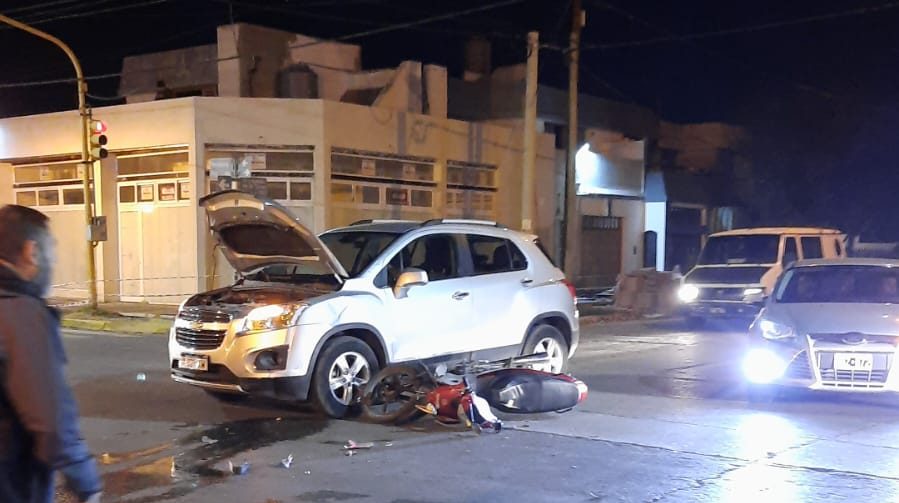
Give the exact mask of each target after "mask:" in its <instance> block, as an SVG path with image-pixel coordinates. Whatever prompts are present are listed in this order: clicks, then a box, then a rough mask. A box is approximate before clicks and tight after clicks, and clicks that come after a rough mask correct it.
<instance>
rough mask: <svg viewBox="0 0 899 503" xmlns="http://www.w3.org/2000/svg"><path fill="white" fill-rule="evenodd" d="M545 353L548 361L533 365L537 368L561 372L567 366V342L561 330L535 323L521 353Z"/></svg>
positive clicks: (555, 372) (556, 372)
mask: <svg viewBox="0 0 899 503" xmlns="http://www.w3.org/2000/svg"><path fill="white" fill-rule="evenodd" d="M534 353H546V354H547V356H548V357H549V362H547V363H546V364H544V365H536V366H534V368H535V369H537V370H542V371H544V372H551V373H553V374H561V373H562V372H564V371H565V370H566V369H567V368H568V343H567V342H565V338H564V337H562V332H559V329H558V328H556V327H554V326H552V325H537V326H536V327H534V328H533V329H531V333H530V334H529V335H528V338H527V340H526V341H525V343H524V351H523V352H522V354H523V355H530V354H534Z"/></svg>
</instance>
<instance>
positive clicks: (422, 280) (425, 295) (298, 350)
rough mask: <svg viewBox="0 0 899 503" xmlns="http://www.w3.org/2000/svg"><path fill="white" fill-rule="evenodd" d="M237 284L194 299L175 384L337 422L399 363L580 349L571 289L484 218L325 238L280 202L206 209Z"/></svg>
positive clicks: (531, 241)
mask: <svg viewBox="0 0 899 503" xmlns="http://www.w3.org/2000/svg"><path fill="white" fill-rule="evenodd" d="M200 204H201V206H203V207H204V208H205V209H206V212H207V217H208V219H209V224H210V228H211V230H212V232H213V233H214V235H215V237H216V238H217V240H218V241H219V243H220V244H221V246H222V250H223V253H224V255H225V257H226V258H227V259H228V260H229V262H230V263H231V264H232V265H233V266H234V268H235V270H236V271H237V272H238V273H240V275H241V278H240V279H239V281H237V283H235V284H234V285H232V286H230V287H227V288H222V289H219V290H215V291H211V292H206V293H201V294H198V295H195V296H193V297H191V298H190V299H188V300H186V301H185V302H184V303H183V304H182V306H181V307H180V308H179V313H178V316H177V318H176V320H175V323H174V326H173V327H172V330H171V334H170V338H169V360H170V363H171V372H172V378H173V379H174V380H175V381H178V382H181V383H187V384H191V385H195V386H198V387H201V388H204V389H206V390H207V391H209V392H210V393H212V394H214V395H217V396H222V397H228V396H232V395H233V394H259V395H265V396H269V397H275V398H279V399H285V400H306V399H308V398H313V399H314V400H315V401H316V402H317V403H318V405H319V406H320V407H321V408H322V409H323V410H324V411H325V412H326V413H327V414H329V415H331V416H333V417H342V416H344V415H345V414H346V413H347V411H348V409H349V408H351V407H352V406H354V405H355V403H356V402H357V400H358V398H359V390H360V389H362V388H364V386H365V384H366V383H367V382H368V380H369V379H370V378H371V377H372V376H373V375H374V374H375V373H376V372H377V371H378V370H379V368H381V367H383V366H385V365H387V364H390V363H395V362H402V361H409V360H426V359H435V360H440V359H453V358H462V357H470V356H473V357H475V358H484V359H494V358H505V357H508V356H516V355H520V354H529V353H536V352H546V353H548V355H549V361H550V363H549V364H547V366H548V370H551V371H554V372H561V371H563V370H564V369H565V368H566V365H567V362H568V358H569V357H570V356H572V355H573V354H574V352H575V349H576V348H577V345H578V333H579V332H578V313H577V309H576V305H575V295H574V287H573V286H572V285H571V284H570V283H569V282H567V281H566V279H565V276H564V274H563V273H562V271H560V270H559V269H558V268H557V267H555V266H554V265H553V264H552V262H551V261H550V260H549V258H548V257H547V255H546V254H545V253H544V252H543V251H542V248H541V246H540V243H539V241H538V240H537V238H536V236H533V235H529V234H525V233H521V232H517V231H513V230H509V229H506V228H503V227H501V226H498V225H496V224H493V223H487V222H479V221H448V220H432V221H427V222H411V221H365V222H359V223H357V224H354V225H351V226H348V227H345V228H340V229H335V230H331V231H329V232H326V233H324V234H322V235H321V236H319V237H317V236H315V234H313V233H312V232H310V231H309V230H308V229H307V228H305V227H304V226H303V225H302V224H300V222H298V221H297V219H296V218H295V217H294V216H293V215H292V214H291V213H290V212H289V211H288V210H287V209H285V208H283V207H281V206H280V205H278V204H276V203H274V202H271V201H267V200H260V199H257V198H255V197H253V196H251V195H249V194H246V193H241V192H237V191H227V192H220V193H216V194H211V195H209V196H206V197H205V198H203V199H201V201H200Z"/></svg>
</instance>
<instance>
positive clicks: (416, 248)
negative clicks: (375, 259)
mask: <svg viewBox="0 0 899 503" xmlns="http://www.w3.org/2000/svg"><path fill="white" fill-rule="evenodd" d="M457 252H458V249H457V248H456V241H455V239H454V238H453V236H452V235H451V234H431V235H428V236H423V237H420V238H418V239H416V240H415V241H412V242H411V243H409V244H408V245H406V246H405V247H404V248H403V249H402V250H400V252H399V253H397V254H396V255H394V256H393V258H392V259H390V262H389V263H388V264H387V266H386V267H385V268H384V269H383V270H382V271H381V272H380V273H379V274H378V276H377V277H376V278H375V282H374V283H375V286H376V287H378V288H384V287H386V286H389V285H393V284H395V283H396V280H397V278H399V276H400V274H401V273H402V272H403V271H405V270H406V269H409V268H410V267H414V268H417V269H421V270H423V271H425V272H426V273H428V281H429V282H433V281H440V280H444V279H452V278H457V277H459V257H458V253H457Z"/></svg>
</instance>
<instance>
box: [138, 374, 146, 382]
mask: <svg viewBox="0 0 899 503" xmlns="http://www.w3.org/2000/svg"><path fill="white" fill-rule="evenodd" d="M137 380H138V381H140V382H144V381H146V380H147V374H144V373H143V372H141V373H139V374H137Z"/></svg>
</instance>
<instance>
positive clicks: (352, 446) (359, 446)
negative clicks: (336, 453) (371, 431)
mask: <svg viewBox="0 0 899 503" xmlns="http://www.w3.org/2000/svg"><path fill="white" fill-rule="evenodd" d="M374 446H375V443H374V442H363V443H361V444H357V443H356V442H354V441H353V440H347V442H346V445H344V446H343V450H345V451H354V450H356V449H371V448H372V447H374Z"/></svg>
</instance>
